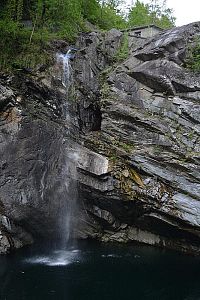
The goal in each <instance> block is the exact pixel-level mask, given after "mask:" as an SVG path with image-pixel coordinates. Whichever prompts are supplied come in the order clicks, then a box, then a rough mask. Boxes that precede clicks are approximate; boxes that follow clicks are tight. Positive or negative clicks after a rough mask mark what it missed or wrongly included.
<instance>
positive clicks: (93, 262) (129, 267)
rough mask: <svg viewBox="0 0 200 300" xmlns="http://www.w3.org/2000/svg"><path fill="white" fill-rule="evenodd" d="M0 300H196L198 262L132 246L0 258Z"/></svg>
mask: <svg viewBox="0 0 200 300" xmlns="http://www.w3.org/2000/svg"><path fill="white" fill-rule="evenodd" d="M0 299H1V300H49V299H55V300H146V299H148V300H160V299H161V300H179V299H181V300H183V299H184V300H197V299H200V259H199V258H194V257H189V256H184V255H180V254H177V253H174V252H171V251H163V250H159V249H155V248H152V247H148V246H138V245H134V246H133V245H131V246H130V245H129V246H126V245H103V244H96V243H81V244H79V245H77V247H76V248H75V249H71V250H70V251H64V252H61V251H53V250H52V251H51V254H49V252H48V251H46V250H44V249H41V248H40V249H38V248H37V247H35V248H33V247H32V248H29V249H25V250H20V251H18V252H17V253H16V254H13V255H11V256H9V257H1V258H0Z"/></svg>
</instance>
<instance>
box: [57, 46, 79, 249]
mask: <svg viewBox="0 0 200 300" xmlns="http://www.w3.org/2000/svg"><path fill="white" fill-rule="evenodd" d="M74 50H75V49H69V50H68V51H67V53H66V54H62V53H60V54H57V62H58V64H59V66H60V68H61V69H62V73H61V82H62V85H63V86H64V88H65V94H66V99H65V101H64V103H63V108H64V109H63V110H64V118H65V122H66V125H67V126H66V127H68V129H67V130H66V135H65V137H64V139H63V144H64V146H65V151H64V153H65V158H64V162H63V168H62V172H61V176H62V178H61V182H62V184H63V186H62V192H63V193H64V197H65V203H66V205H65V207H61V223H60V238H61V248H62V249H66V247H69V245H70V244H71V241H72V240H73V239H74V227H75V225H76V224H75V223H76V218H75V216H76V212H77V184H76V177H77V173H76V169H77V160H78V154H77V151H76V152H75V151H74V150H73V149H72V147H71V144H72V142H71V139H70V135H73V134H74V132H72V128H71V125H70V124H72V122H71V118H70V112H69V88H70V86H71V85H72V84H73V74H72V66H71V59H72V58H74V52H73V51H74Z"/></svg>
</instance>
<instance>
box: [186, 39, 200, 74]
mask: <svg viewBox="0 0 200 300" xmlns="http://www.w3.org/2000/svg"><path fill="white" fill-rule="evenodd" d="M185 67H186V68H187V69H190V70H192V71H193V72H197V73H199V72H200V40H199V39H197V40H196V41H195V43H194V44H193V45H192V46H191V47H189V48H188V51H187V55H186V61H185Z"/></svg>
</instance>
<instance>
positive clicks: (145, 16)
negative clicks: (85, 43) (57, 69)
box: [0, 0, 174, 69]
mask: <svg viewBox="0 0 200 300" xmlns="http://www.w3.org/2000/svg"><path fill="white" fill-rule="evenodd" d="M149 1H150V3H149V4H148V5H145V4H143V3H142V2H140V1H139V0H137V1H136V3H135V5H134V6H133V8H132V9H131V11H130V13H129V17H128V23H127V20H126V18H125V17H124V16H123V14H122V12H121V11H120V7H121V5H122V3H123V0H1V8H0V51H1V58H0V67H1V68H2V69H9V68H11V67H12V66H13V65H16V66H35V65H37V64H40V63H43V62H46V57H47V54H46V52H45V49H46V47H47V45H48V43H49V41H51V40H52V39H56V38H63V39H67V40H68V41H69V42H72V41H74V39H75V37H76V36H77V34H78V33H79V32H80V31H84V30H86V26H85V21H89V22H91V23H92V24H94V25H95V26H96V27H98V28H100V29H103V30H109V29H111V28H119V29H122V28H126V27H127V26H134V25H147V24H150V23H155V24H156V25H158V26H161V27H170V26H172V25H173V20H174V19H173V18H172V12H171V10H169V9H166V8H165V7H164V6H162V7H161V5H160V4H159V5H157V6H155V5H154V7H153V6H152V5H151V2H152V1H153V0H149ZM157 1H158V0H154V2H156V3H157ZM160 1H161V0H160ZM127 54H128V38H127V37H126V36H124V41H123V43H122V47H121V49H120V51H119V52H118V59H119V60H123V59H125V58H126V56H127Z"/></svg>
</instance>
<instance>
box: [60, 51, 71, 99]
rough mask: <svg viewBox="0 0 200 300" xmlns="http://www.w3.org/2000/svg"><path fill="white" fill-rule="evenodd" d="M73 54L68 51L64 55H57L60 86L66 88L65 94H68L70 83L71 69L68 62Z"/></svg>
mask: <svg viewBox="0 0 200 300" xmlns="http://www.w3.org/2000/svg"><path fill="white" fill-rule="evenodd" d="M73 56H74V54H73V53H72V50H71V49H69V50H68V51H67V53H66V54H63V53H59V54H57V62H58V63H59V64H60V65H61V66H62V74H61V78H62V79H61V81H62V85H63V86H64V87H65V88H66V93H67V94H68V90H69V87H70V85H71V83H72V67H71V63H70V60H71V58H73Z"/></svg>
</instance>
